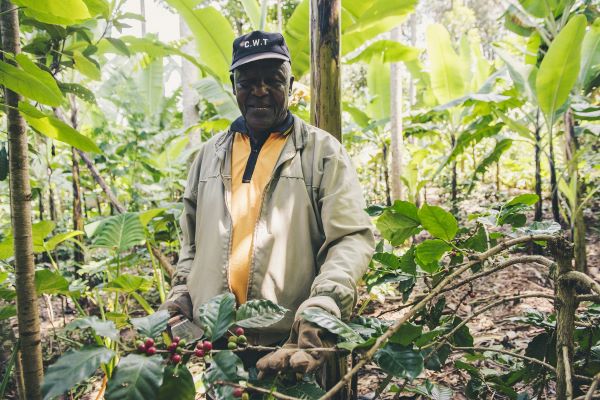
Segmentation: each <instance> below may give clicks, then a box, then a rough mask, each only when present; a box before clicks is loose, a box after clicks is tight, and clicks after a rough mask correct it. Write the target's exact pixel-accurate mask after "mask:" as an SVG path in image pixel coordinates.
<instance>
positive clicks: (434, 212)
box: [419, 204, 458, 242]
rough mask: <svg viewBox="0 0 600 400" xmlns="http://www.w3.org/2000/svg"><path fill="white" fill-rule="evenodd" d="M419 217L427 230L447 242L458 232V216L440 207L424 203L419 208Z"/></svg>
mask: <svg viewBox="0 0 600 400" xmlns="http://www.w3.org/2000/svg"><path fill="white" fill-rule="evenodd" d="M419 219H420V220H421V224H422V225H423V228H425V229H426V230H427V232H429V233H430V234H431V235H432V236H434V237H436V238H439V239H442V240H445V241H447V242H449V241H451V240H452V239H454V237H455V236H456V232H458V223H457V222H456V218H454V216H453V215H452V214H450V213H449V212H447V211H445V210H444V209H442V208H440V207H437V206H430V205H428V204H423V206H422V207H421V209H420V210H419Z"/></svg>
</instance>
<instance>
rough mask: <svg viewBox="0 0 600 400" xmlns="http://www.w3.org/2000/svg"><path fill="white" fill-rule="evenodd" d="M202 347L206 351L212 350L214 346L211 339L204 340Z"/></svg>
mask: <svg viewBox="0 0 600 400" xmlns="http://www.w3.org/2000/svg"><path fill="white" fill-rule="evenodd" d="M202 348H203V349H204V351H211V350H212V348H213V346H212V343H211V342H210V341H208V340H205V341H204V342H202Z"/></svg>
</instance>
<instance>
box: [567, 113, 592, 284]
mask: <svg viewBox="0 0 600 400" xmlns="http://www.w3.org/2000/svg"><path fill="white" fill-rule="evenodd" d="M565 128H566V131H567V132H566V135H565V153H566V161H567V165H568V170H569V177H570V179H575V196H574V200H575V202H574V204H571V208H572V210H571V233H572V235H573V245H574V246H575V249H574V252H575V269H576V270H577V271H580V272H584V273H585V272H587V257H586V245H585V220H584V219H583V207H581V203H580V200H581V193H582V192H583V190H582V188H581V185H582V184H581V182H580V181H579V171H578V170H577V159H576V153H577V150H578V148H579V144H578V143H577V137H576V136H575V121H574V120H573V113H572V111H571V109H570V108H569V109H568V110H567V112H566V113H565ZM569 186H570V185H569Z"/></svg>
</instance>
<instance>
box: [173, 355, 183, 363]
mask: <svg viewBox="0 0 600 400" xmlns="http://www.w3.org/2000/svg"><path fill="white" fill-rule="evenodd" d="M171 361H172V362H173V364H179V363H180V362H181V356H180V355H179V354H173V355H172V356H171Z"/></svg>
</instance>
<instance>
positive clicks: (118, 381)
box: [105, 354, 165, 400]
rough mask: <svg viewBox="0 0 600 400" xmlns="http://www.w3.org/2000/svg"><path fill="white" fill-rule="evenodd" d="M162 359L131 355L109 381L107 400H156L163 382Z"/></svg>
mask: <svg viewBox="0 0 600 400" xmlns="http://www.w3.org/2000/svg"><path fill="white" fill-rule="evenodd" d="M162 361H163V360H162V357H161V356H159V355H154V356H151V357H148V356H145V355H140V354H129V355H128V356H126V357H124V358H122V359H121V361H119V364H118V365H117V368H116V369H115V371H114V373H113V376H112V377H111V379H110V380H109V381H108V386H107V388H106V395H105V397H106V400H154V399H156V397H157V395H158V391H159V388H160V386H161V385H162V382H163V371H164V369H165V365H164V364H163V362H162Z"/></svg>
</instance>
